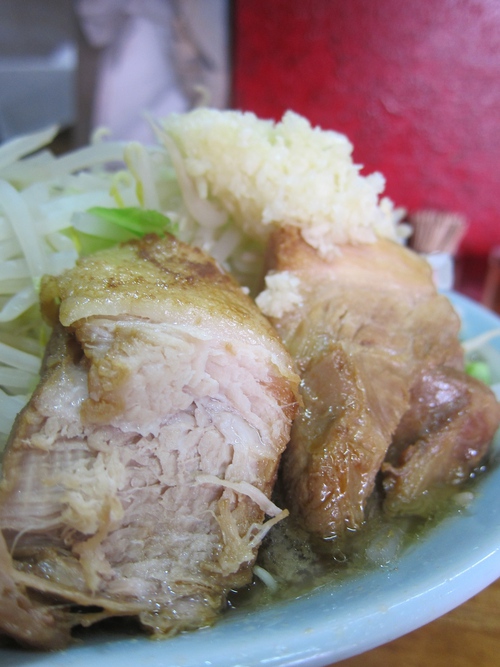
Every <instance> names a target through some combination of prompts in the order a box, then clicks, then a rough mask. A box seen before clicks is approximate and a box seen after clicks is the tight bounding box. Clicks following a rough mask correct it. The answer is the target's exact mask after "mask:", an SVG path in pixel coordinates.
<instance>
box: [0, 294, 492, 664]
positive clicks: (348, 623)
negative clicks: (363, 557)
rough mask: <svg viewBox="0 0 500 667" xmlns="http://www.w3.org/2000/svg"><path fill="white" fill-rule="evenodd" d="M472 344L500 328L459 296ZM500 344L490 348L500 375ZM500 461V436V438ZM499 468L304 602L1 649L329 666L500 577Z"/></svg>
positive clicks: (61, 660) (87, 657) (38, 656)
mask: <svg viewBox="0 0 500 667" xmlns="http://www.w3.org/2000/svg"><path fill="white" fill-rule="evenodd" d="M450 298H451V299H452V301H453V303H454V304H455V307H456V308H457V311H458V312H459V313H460V315H461V316H462V319H463V324H464V327H463V333H464V337H465V338H471V337H474V336H476V335H477V334H479V333H481V332H484V331H487V330H490V329H493V328H497V327H500V319H499V318H497V317H496V316H495V315H494V314H492V313H491V312H489V311H487V310H485V309H484V308H482V307H481V306H479V305H478V304H476V303H475V302H472V301H470V300H468V299H466V298H465V297H462V296H459V295H456V294H451V295H450ZM497 354H498V355H499V356H498V359H499V360H500V339H499V340H498V341H496V342H495V341H493V342H492V343H491V359H492V361H491V360H490V363H492V364H493V366H494V368H493V371H494V375H495V377H496V378H498V379H500V362H497ZM495 451H496V452H497V453H498V454H499V455H500V437H498V436H497V438H496V441H495ZM499 488H500V465H494V466H493V468H492V469H491V471H490V472H489V473H487V474H486V475H485V476H484V477H483V478H482V479H481V480H480V482H479V484H478V486H477V488H476V490H475V497H474V500H473V502H472V503H471V504H470V505H469V506H468V508H467V510H466V511H463V512H462V513H454V514H453V515H451V516H449V517H448V518H446V519H445V520H443V521H442V522H441V523H439V524H438V525H437V526H436V527H434V528H433V529H431V530H429V531H428V532H427V533H426V534H425V536H424V537H423V538H421V539H420V540H417V541H415V542H414V543H413V544H412V546H411V547H410V548H408V549H407V550H406V551H404V552H403V555H402V556H401V557H399V558H398V559H397V560H396V561H395V562H394V563H393V564H392V566H391V567H388V568H387V567H385V568H379V569H374V570H373V571H370V572H366V573H364V574H362V575H359V576H358V575H357V576H355V577H354V578H350V579H344V580H343V581H339V582H331V583H330V584H328V585H325V586H323V587H321V588H317V589H316V590H313V591H311V592H310V593H309V594H307V595H304V596H302V597H300V598H297V599H294V600H289V601H287V602H283V603H276V604H275V605H273V606H269V607H266V608H262V609H259V610H256V611H252V612H250V611H246V612H245V611H241V612H238V611H235V612H232V613H230V614H227V615H225V616H223V617H222V618H221V620H220V622H219V623H218V624H217V625H216V626H215V627H213V628H210V629H203V630H199V631H196V632H192V633H188V634H183V635H181V636H179V637H176V638H174V639H169V640H161V641H152V640H149V639H145V638H143V637H130V638H125V639H124V638H123V636H120V637H113V636H110V635H105V634H97V633H96V634H95V635H94V636H92V639H90V640H88V641H87V640H86V641H85V642H84V643H81V644H79V645H75V646H73V647H71V648H70V649H68V650H66V651H62V652H60V653H52V654H44V653H38V652H35V653H33V652H26V651H22V650H10V649H9V650H7V649H4V650H2V649H0V665H2V667H20V666H21V665H23V666H28V665H29V666H31V667H35V666H36V667H38V666H42V665H47V666H49V665H50V667H89V666H90V665H96V666H97V665H98V666H99V667H138V666H139V665H145V666H146V665H147V667H257V666H259V667H284V666H285V665H287V666H289V667H290V666H292V665H293V666H294V667H297V666H302V667H306V666H307V667H323V666H324V665H328V664H330V663H332V662H335V661H337V660H341V659H344V658H348V657H349V656H352V655H356V654H357V653H361V652H363V651H366V650H368V649H371V648H374V647H375V646H379V645H380V644H383V643H385V642H388V641H391V640H392V639H395V638H397V637H400V636H401V635H403V634H405V633H407V632H410V631H411V630H414V629H415V628H418V627H420V626H422V625H424V624H426V623H428V622H429V621H432V620H433V619H435V618H437V617H438V616H440V615H442V614H444V613H446V612H447V611H449V610H450V609H453V608H454V607H456V606H457V605H459V604H461V603H462V602H464V601H465V600H467V599H468V598H470V597H471V596H473V595H475V594H476V593H478V592H479V591H480V590H482V589H483V588H485V587H486V586H488V585H489V584H490V583H491V582H493V581H494V580H495V579H496V578H497V577H499V576H500V500H499V496H498V489H499Z"/></svg>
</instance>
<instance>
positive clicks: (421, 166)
mask: <svg viewBox="0 0 500 667" xmlns="http://www.w3.org/2000/svg"><path fill="white" fill-rule="evenodd" d="M234 22H235V25H234V32H235V35H234V37H235V42H234V103H233V106H235V107H236V108H239V109H243V110H251V111H255V112H256V113H257V114H258V115H260V116H263V117H267V118H275V119H277V118H279V117H281V115H282V114H283V112H284V111H285V110H286V109H293V110H295V111H297V112H298V113H301V114H303V115H305V116H307V117H308V118H309V119H310V120H311V122H312V123H313V124H314V125H320V126H322V127H324V128H332V129H336V130H339V131H341V132H343V133H345V134H347V136H348V137H349V138H350V139H351V141H352V142H353V143H354V146H355V150H354V159H355V160H356V162H358V163H360V164H363V165H365V168H366V172H367V173H368V172H371V171H375V170H377V171H381V172H382V173H383V174H384V175H385V176H386V178H387V190H386V191H387V194H388V195H389V196H390V197H391V198H392V199H393V200H394V201H395V203H396V204H397V205H398V206H404V207H406V208H407V209H409V210H415V209H418V208H435V209H441V210H453V211H459V212H462V213H465V214H466V215H467V217H468V219H469V222H470V228H469V231H468V233H467V236H466V238H465V240H464V243H463V246H462V249H463V252H465V253H467V254H473V255H485V254H486V253H487V252H488V250H489V248H490V247H491V246H492V245H495V244H496V245H500V187H499V186H500V175H499V174H500V170H499V167H500V0H416V1H411V0H409V1H407V0H235V13H234Z"/></svg>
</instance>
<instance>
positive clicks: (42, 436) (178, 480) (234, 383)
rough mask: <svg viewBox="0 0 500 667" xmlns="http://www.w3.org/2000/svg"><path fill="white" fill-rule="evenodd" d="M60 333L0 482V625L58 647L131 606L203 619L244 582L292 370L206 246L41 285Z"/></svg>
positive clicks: (131, 250)
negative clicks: (78, 628) (79, 629)
mask: <svg viewBox="0 0 500 667" xmlns="http://www.w3.org/2000/svg"><path fill="white" fill-rule="evenodd" d="M41 300H42V308H43V310H44V312H45V314H46V315H47V317H49V318H52V321H53V323H54V325H55V326H54V334H53V336H52V339H51V342H50V344H49V346H48V349H47V354H46V358H45V360H44V365H43V372H42V379H41V382H40V385H39V387H38V388H37V389H36V391H35V393H34V395H33V397H32V399H31V401H30V403H29V404H28V406H27V407H26V408H25V409H24V410H23V412H22V413H21V414H20V415H19V417H18V419H17V422H16V424H15V427H14V430H13V433H12V435H11V438H10V442H9V444H8V446H7V451H6V455H5V459H4V464H3V468H4V469H3V474H4V477H3V481H2V482H1V486H0V529H1V531H0V563H1V564H2V574H1V578H0V628H1V629H2V631H3V632H4V633H6V634H9V635H11V636H12V637H14V638H15V639H17V640H18V641H19V642H21V643H25V644H28V645H33V646H38V647H43V648H55V647H59V646H62V645H64V644H65V643H66V642H67V641H68V640H69V637H70V629H71V627H72V626H75V625H78V624H81V625H90V624H91V623H94V622H95V621H97V620H99V619H102V618H106V617H110V616H134V617H137V618H138V619H139V621H140V623H141V624H142V625H143V626H144V627H145V628H146V629H148V630H149V631H151V632H152V633H155V634H168V633H173V632H177V631H179V630H184V629H189V628H194V627H198V626H202V625H206V624H209V623H211V622H213V620H214V618H215V617H216V615H217V614H218V612H219V611H220V609H221V607H222V606H223V604H224V601H225V596H226V593H227V592H228V591H229V590H230V589H234V588H236V587H239V586H241V585H243V584H245V583H247V582H248V581H249V579H250V578H251V573H252V566H253V562H254V559H255V556H256V552H257V548H258V545H259V543H260V541H261V539H262V537H263V535H264V533H265V532H266V531H267V530H268V528H269V527H270V526H271V525H272V523H273V521H276V519H269V520H267V521H266V520H265V515H268V516H270V517H276V516H278V518H279V516H280V515H279V512H280V510H279V509H278V508H277V507H276V506H275V505H273V503H272V502H271V501H270V500H269V498H270V495H271V491H272V489H273V484H274V481H275V476H276V472H277V466H278V463H279V460H280V456H281V454H282V452H283V449H284V448H285V445H286V444H287V442H288V439H289V432H290V424H291V421H292V419H293V416H294V414H295V410H296V404H297V382H298V378H297V376H296V375H295V374H294V372H293V370H292V364H291V360H290V357H289V355H288V354H287V353H286V351H285V349H284V348H283V345H282V344H281V342H280V340H279V338H278V337H277V335H276V333H275V332H274V330H273V329H272V327H271V326H270V325H269V323H268V322H267V320H266V319H265V318H264V317H263V316H262V315H261V314H260V312H259V311H258V309H257V308H256V306H255V305H254V303H253V302H252V301H251V300H250V299H249V298H248V297H246V296H245V295H244V294H243V292H242V291H241V290H240V288H239V287H238V286H237V285H236V283H235V282H233V280H232V279H230V278H229V277H228V276H227V275H226V274H224V273H223V272H222V270H220V269H219V267H218V266H217V265H216V263H215V262H214V261H212V260H211V259H210V258H208V257H207V256H205V255H204V254H203V253H202V252H201V251H199V250H197V249H193V248H191V247H188V246H186V245H184V244H181V243H180V242H177V241H176V240H175V239H174V238H173V237H168V238H166V239H162V240H159V239H157V238H156V237H148V238H146V239H144V240H143V241H140V242H132V243H129V244H126V245H124V246H122V247H120V248H117V249H113V250H109V251H104V252H101V253H98V254H96V255H95V256H92V257H88V258H86V259H83V260H81V261H80V262H79V264H78V265H77V267H76V268H75V269H73V270H71V271H69V272H67V273H65V274H64V275H62V276H61V277H59V278H49V279H46V280H45V281H44V284H43V286H42V293H41Z"/></svg>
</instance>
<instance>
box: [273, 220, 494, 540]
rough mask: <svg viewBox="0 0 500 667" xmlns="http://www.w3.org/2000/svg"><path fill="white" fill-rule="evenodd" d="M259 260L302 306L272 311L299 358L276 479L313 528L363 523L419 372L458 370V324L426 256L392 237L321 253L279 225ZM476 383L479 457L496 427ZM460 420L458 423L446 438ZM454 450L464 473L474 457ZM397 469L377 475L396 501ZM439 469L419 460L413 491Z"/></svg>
mask: <svg viewBox="0 0 500 667" xmlns="http://www.w3.org/2000/svg"><path fill="white" fill-rule="evenodd" d="M268 266H269V269H270V270H271V271H274V272H283V271H287V272H289V273H291V274H292V275H293V276H294V277H296V278H298V279H299V294H300V303H299V305H297V306H296V307H294V308H293V309H291V310H289V312H286V313H285V314H283V315H282V316H281V317H275V318H273V319H272V321H273V324H274V325H275V326H276V328H277V330H278V332H279V333H280V335H281V336H282V339H283V341H284V342H285V345H286V346H287V348H288V349H289V351H290V352H291V354H292V356H293V358H294V359H295V361H296V363H297V365H298V368H299V371H300V374H301V380H302V381H301V394H302V397H303V401H304V407H303V409H301V410H300V411H299V415H298V417H297V418H296V420H295V423H294V425H293V428H292V437H291V442H290V445H289V447H288V448H287V452H286V455H285V457H284V461H283V478H284V487H285V488H286V489H287V498H288V501H289V504H290V508H291V509H292V510H293V511H294V512H295V513H296V514H297V515H298V516H300V517H301V518H302V521H303V523H304V525H305V527H306V528H307V529H308V530H309V531H310V532H312V533H314V534H316V535H318V536H320V537H322V538H329V539H331V538H334V537H341V536H343V535H345V534H346V531H349V530H355V529H358V528H359V527H360V526H361V525H362V523H363V521H364V510H365V506H366V502H367V500H368V498H369V497H370V496H371V494H372V492H373V490H374V488H375V483H376V479H377V475H378V474H379V471H380V469H381V467H382V464H383V462H384V460H385V458H386V455H387V452H388V448H389V446H390V445H391V442H392V440H393V437H394V435H395V434H396V432H397V430H398V426H399V425H400V423H401V420H402V418H403V416H404V415H405V414H407V413H408V412H409V411H411V409H412V404H413V403H414V402H415V401H418V400H419V397H418V396H417V392H415V391H414V392H412V388H413V386H414V383H415V382H416V380H417V379H418V378H419V377H421V374H422V373H425V372H428V371H429V369H435V368H440V369H444V370H443V372H445V373H448V374H450V373H451V374H453V373H456V374H458V375H459V376H460V377H463V372H462V368H463V354H462V350H461V347H460V344H459V341H458V333H459V328H460V322H459V319H458V317H457V315H456V314H455V312H454V311H453V309H452V307H451V305H450V303H449V302H448V300H447V299H446V298H445V297H444V296H442V295H439V294H438V293H437V292H436V289H435V287H434V284H433V281H432V275H431V270H430V267H429V266H428V265H427V263H426V262H425V261H424V260H423V259H421V258H420V257H418V256H417V255H416V254H415V253H413V252H411V251H409V250H407V249H405V248H404V247H402V246H400V245H398V244H396V243H393V242H390V241H383V240H379V241H378V242H376V243H374V244H363V245H358V246H354V245H352V246H350V245H345V246H343V247H342V249H341V253H340V254H339V255H338V256H336V257H334V258H333V259H329V260H326V259H323V258H321V257H319V256H318V255H317V253H316V252H315V251H314V250H313V249H312V248H311V247H310V246H308V245H307V244H306V243H305V242H304V241H303V239H302V238H301V237H300V234H299V232H298V231H297V230H294V229H290V228H289V229H286V228H284V229H282V230H279V231H278V232H276V234H275V235H274V237H273V239H272V241H271V245H270V249H269V256H268ZM462 385H463V387H462V390H463V388H464V387H465V386H466V385H467V383H466V382H465V380H463V381H462ZM467 386H468V385H467ZM462 390H461V391H462ZM483 391H484V395H485V396H486V395H488V396H489V398H488V401H487V407H486V408H485V412H487V413H488V414H489V415H490V416H489V418H488V420H487V421H488V427H487V428H479V431H478V435H477V437H476V441H477V442H476V445H477V447H476V448H477V449H478V451H480V452H481V453H482V454H484V452H485V450H486V448H487V447H488V445H489V442H490V440H491V438H492V436H493V434H494V432H495V428H496V425H498V409H497V404H496V401H495V400H494V397H493V395H492V394H491V392H489V390H488V389H486V388H484V390H483ZM464 401H465V402H467V404H468V405H469V407H471V406H472V405H474V408H475V409H476V408H477V407H478V406H477V401H476V402H474V401H473V402H470V401H469V400H468V399H466V398H464ZM460 428H461V427H460V425H459V422H458V421H457V424H456V428H455V429H454V434H455V436H456V435H457V432H458V431H460ZM412 438H413V439H415V438H414V437H413V436H412ZM479 441H481V445H480V446H479ZM403 449H404V448H403ZM442 458H443V459H445V458H446V456H443V457H442ZM457 458H462V459H464V464H463V466H462V470H463V474H465V471H466V470H470V469H471V467H472V465H474V464H475V463H477V460H478V457H475V458H471V457H470V456H468V455H467V454H466V453H465V452H461V453H460V454H459V453H458V452H457ZM415 461H416V458H415ZM448 463H449V457H448V460H447V462H446V463H445V464H444V466H442V468H443V467H446V466H447V465H448ZM397 465H399V463H398V464H395V465H394V466H393V467H392V468H386V474H387V475H389V474H390V475H392V478H393V479H394V480H395V479H398V480H399V481H398V482H397V483H395V482H394V483H392V484H390V483H389V482H387V488H389V486H390V487H391V488H392V489H393V490H394V491H393V495H396V496H398V497H399V496H400V491H399V489H402V487H403V478H404V477H406V479H407V480H408V481H407V482H406V485H407V486H408V485H409V484H410V482H409V479H410V473H409V472H407V473H406V475H403V473H401V475H400V474H399V473H398V472H395V469H396V466H397ZM442 468H441V470H440V471H439V472H436V474H434V473H433V474H430V473H429V472H428V471H425V470H424V469H423V468H422V467H420V472H421V479H420V487H419V488H420V489H421V490H422V489H428V488H429V487H430V486H432V485H433V484H435V483H436V482H438V481H443V480H444V479H445V478H447V477H449V475H444V474H443V470H442ZM412 470H413V471H414V472H415V474H418V473H417V472H416V471H415V466H412ZM405 472H406V469H405ZM388 502H389V501H388ZM390 502H391V503H393V507H394V509H395V505H394V503H395V502H396V501H395V500H392V501H390Z"/></svg>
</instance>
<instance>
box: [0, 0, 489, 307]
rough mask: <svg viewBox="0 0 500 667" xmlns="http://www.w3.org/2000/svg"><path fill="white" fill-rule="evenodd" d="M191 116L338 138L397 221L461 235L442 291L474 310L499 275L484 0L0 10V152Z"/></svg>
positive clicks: (76, 0)
mask: <svg viewBox="0 0 500 667" xmlns="http://www.w3.org/2000/svg"><path fill="white" fill-rule="evenodd" d="M200 104H208V105H211V106H215V107H217V108H236V109H241V110H249V111H254V112H255V113H257V114H258V115H259V116H262V117H266V118H273V119H279V118H280V117H281V116H282V114H283V112H284V111H285V110H286V109H293V110H294V111H296V112H298V113H300V114H303V115H305V116H307V117H308V118H309V119H310V121H311V122H312V123H313V124H314V125H320V126H321V127H323V128H325V129H335V130H338V131H340V132H343V133H345V134H346V135H347V136H348V137H349V139H350V140H351V142H352V143H353V145H354V159H355V161H356V162H357V163H359V164H361V165H364V172H365V173H370V172H372V171H380V172H382V173H383V174H384V175H385V177H386V180H387V188H386V190H387V194H388V195H389V196H390V197H391V198H392V199H393V201H394V202H395V204H396V205H397V206H401V207H404V208H405V209H406V210H407V211H408V216H409V217H410V218H411V216H414V219H415V220H417V221H418V219H419V215H420V218H425V216H422V215H421V214H422V212H425V213H426V214H427V218H429V215H428V214H429V213H430V214H431V216H430V217H431V219H432V221H433V223H432V224H434V225H437V224H440V225H445V226H450V225H451V224H452V223H453V224H457V221H458V223H460V225H461V227H460V233H459V234H458V235H457V236H456V238H455V243H454V245H453V250H452V254H453V256H454V286H455V288H456V289H457V290H459V291H462V292H463V293H465V294H467V295H468V296H471V297H472V298H475V299H477V300H484V299H485V298H486V297H485V290H486V281H487V272H488V266H489V264H490V263H495V262H498V261H500V260H498V259H495V258H496V257H497V256H498V257H500V255H499V254H498V252H496V251H494V249H496V248H497V247H498V246H500V223H499V219H498V215H499V209H500V194H499V192H500V188H499V180H500V178H499V171H498V156H499V155H500V113H499V111H498V110H499V109H500V3H499V2H498V0H440V2H435V0H419V2H402V1H401V0H348V1H346V0H314V1H312V0H311V1H309V2H307V1H305V0H273V2H269V0H22V2H19V0H2V2H1V3H0V140H1V141H5V140H7V139H9V138H11V137H13V136H16V135H18V134H20V133H23V132H28V131H31V130H34V129H38V128H40V127H43V126H45V125H48V124H51V123H57V124H59V125H60V128H61V131H60V134H59V136H58V138H57V139H56V142H55V146H54V148H55V150H58V151H64V150H68V149H71V148H74V147H76V146H78V145H82V144H84V143H86V142H87V141H88V140H89V137H90V136H91V133H92V131H93V130H94V129H95V128H96V127H100V126H106V127H108V128H110V130H111V131H112V134H113V136H115V137H116V138H125V139H139V140H142V141H148V140H150V139H151V132H150V129H149V126H148V124H147V122H146V121H145V120H144V115H143V112H144V111H146V112H148V113H149V114H151V115H152V116H157V117H158V116H162V115H166V114H168V113H170V112H171V111H185V110H187V109H189V108H192V107H194V106H197V105H200ZM422 224H423V223H422ZM433 242H436V243H437V241H433ZM434 249H435V250H439V247H437V246H436V247H435V248H434ZM431 250H432V248H431ZM490 275H491V272H490ZM486 291H488V290H486ZM491 292H492V290H491V289H490V290H489V296H487V299H486V300H487V301H488V305H491V304H492V303H493V301H492V299H493V300H494V297H492V293H491Z"/></svg>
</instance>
